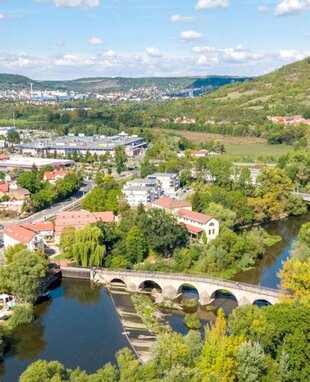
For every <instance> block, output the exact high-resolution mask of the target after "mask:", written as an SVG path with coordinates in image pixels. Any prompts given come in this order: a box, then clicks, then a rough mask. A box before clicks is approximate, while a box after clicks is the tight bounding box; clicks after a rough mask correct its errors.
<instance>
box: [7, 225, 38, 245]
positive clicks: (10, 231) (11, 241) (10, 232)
mask: <svg viewBox="0 0 310 382" xmlns="http://www.w3.org/2000/svg"><path fill="white" fill-rule="evenodd" d="M20 243H22V244H25V245H26V246H27V248H28V249H30V250H32V251H34V250H38V249H44V241H43V239H42V237H41V235H40V234H39V233H38V232H36V231H33V230H32V229H28V228H25V227H23V226H22V225H21V226H20V225H17V224H9V225H8V226H7V227H6V228H5V229H4V230H3V244H4V248H8V247H11V246H14V245H16V244H20Z"/></svg>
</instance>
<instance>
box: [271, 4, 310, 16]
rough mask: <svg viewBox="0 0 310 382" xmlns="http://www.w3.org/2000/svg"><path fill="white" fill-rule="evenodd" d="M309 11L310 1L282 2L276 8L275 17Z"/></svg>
mask: <svg viewBox="0 0 310 382" xmlns="http://www.w3.org/2000/svg"><path fill="white" fill-rule="evenodd" d="M309 9H310V0H282V1H281V3H279V4H278V5H277V7H276V10H275V14H276V15H277V16H285V15H291V14H296V13H300V12H303V11H307V10H309Z"/></svg>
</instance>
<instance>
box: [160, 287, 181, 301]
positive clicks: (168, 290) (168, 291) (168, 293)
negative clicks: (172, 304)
mask: <svg viewBox="0 0 310 382" xmlns="http://www.w3.org/2000/svg"><path fill="white" fill-rule="evenodd" d="M162 295H163V297H166V298H169V299H171V300H173V299H175V298H176V297H177V296H178V290H177V289H176V288H174V287H173V286H170V285H166V286H163V287H162Z"/></svg>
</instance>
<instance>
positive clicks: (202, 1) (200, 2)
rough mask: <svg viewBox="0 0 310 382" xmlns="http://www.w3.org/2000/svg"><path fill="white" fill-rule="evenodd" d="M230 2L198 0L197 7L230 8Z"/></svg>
mask: <svg viewBox="0 0 310 382" xmlns="http://www.w3.org/2000/svg"><path fill="white" fill-rule="evenodd" d="M229 7H230V3H229V1H228V0H198V3H197V4H196V9H208V8H229Z"/></svg>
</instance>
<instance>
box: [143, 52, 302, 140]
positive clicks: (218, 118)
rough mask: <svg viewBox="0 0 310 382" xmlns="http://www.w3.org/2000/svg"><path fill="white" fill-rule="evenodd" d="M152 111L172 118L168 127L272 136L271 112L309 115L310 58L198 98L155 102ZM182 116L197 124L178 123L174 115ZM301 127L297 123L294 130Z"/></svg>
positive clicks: (272, 113) (152, 113) (150, 109)
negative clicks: (269, 118)
mask: <svg viewBox="0 0 310 382" xmlns="http://www.w3.org/2000/svg"><path fill="white" fill-rule="evenodd" d="M149 114H150V116H151V117H152V118H153V119H155V120H156V119H157V121H158V118H162V117H166V118H169V120H170V122H168V123H165V124H164V123H162V125H165V127H171V128H187V129H190V130H200V131H209V132H215V133H223V134H233V135H257V136H266V137H269V133H270V131H271V130H272V131H273V132H274V130H275V127H274V124H273V123H271V122H270V121H268V120H267V116H268V115H293V114H302V115H304V116H307V117H308V116H310V58H306V59H304V60H302V61H298V62H295V63H293V64H290V65H286V66H284V67H282V68H281V69H279V70H276V71H274V72H272V73H269V74H266V75H263V76H260V77H257V78H256V79H254V80H252V81H246V82H243V83H235V84H232V85H227V86H223V87H221V88H220V89H218V90H217V91H215V92H213V93H211V94H208V95H205V96H201V97H198V98H195V99H183V100H177V101H173V102H169V103H161V104H159V105H158V104H157V105H152V106H151V107H150V108H149ZM182 116H186V117H187V118H194V119H195V121H196V123H195V125H185V124H183V125H182V126H180V125H179V126H178V124H177V123H175V118H177V117H182ZM277 129H280V127H277ZM289 130H290V129H287V133H290V132H289ZM298 130H299V127H294V132H293V133H294V134H295V133H296V131H298ZM284 141H287V140H286V139H285V140H284Z"/></svg>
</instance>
